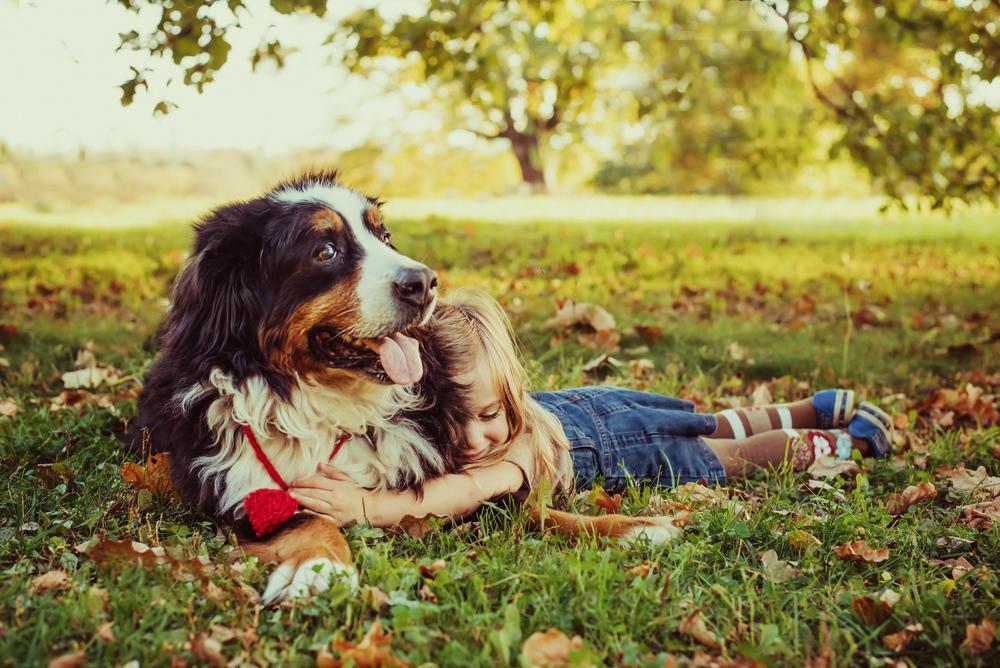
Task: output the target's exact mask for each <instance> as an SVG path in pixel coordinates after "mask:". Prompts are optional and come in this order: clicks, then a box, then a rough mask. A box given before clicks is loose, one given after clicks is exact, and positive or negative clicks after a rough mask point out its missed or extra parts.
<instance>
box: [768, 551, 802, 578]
mask: <svg viewBox="0 0 1000 668" xmlns="http://www.w3.org/2000/svg"><path fill="white" fill-rule="evenodd" d="M760 564H761V567H762V568H763V569H764V577H765V578H767V579H768V580H770V581H771V582H787V581H788V580H791V579H792V578H794V577H796V576H797V575H798V574H799V569H797V568H795V567H794V566H792V565H791V564H789V563H788V562H787V561H782V560H781V559H778V553H777V552H775V551H774V550H767V551H765V552H764V553H763V554H761V555H760Z"/></svg>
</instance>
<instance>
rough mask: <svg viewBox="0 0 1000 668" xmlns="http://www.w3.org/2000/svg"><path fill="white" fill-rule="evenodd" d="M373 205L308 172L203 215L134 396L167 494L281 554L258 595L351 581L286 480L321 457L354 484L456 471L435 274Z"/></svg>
mask: <svg viewBox="0 0 1000 668" xmlns="http://www.w3.org/2000/svg"><path fill="white" fill-rule="evenodd" d="M380 209H381V203H380V202H379V201H378V200H377V199H375V198H373V197H368V196H365V195H362V194H361V193H359V192H357V191H355V190H353V189H351V188H349V187H347V186H345V185H344V184H343V183H341V181H340V180H339V178H338V175H337V173H336V172H328V173H323V172H320V173H312V174H307V175H304V176H302V177H300V178H298V179H295V180H293V181H289V182H285V183H282V184H279V185H278V186H277V187H275V188H274V189H273V190H271V191H270V192H268V193H266V194H265V195H263V196H261V197H258V198H256V199H253V200H250V201H245V202H238V203H234V204H229V205H225V206H222V207H220V208H218V209H216V210H214V211H212V212H211V213H210V214H209V215H208V216H207V217H206V218H204V219H203V220H202V221H201V222H200V223H199V224H198V225H197V226H196V229H195V240H194V249H193V252H192V254H191V257H190V259H189V260H188V261H187V263H186V264H185V266H184V267H183V269H182V270H181V272H180V273H179V275H178V277H177V279H176V281H175V285H174V289H173V295H172V301H171V304H170V306H169V309H168V311H167V314H166V316H165V319H164V322H163V324H162V326H161V328H160V332H159V335H158V349H159V352H158V356H157V358H156V359H155V361H154V363H153V365H152V366H151V368H150V369H149V371H148V373H147V376H146V381H145V383H144V387H143V390H142V393H141V395H140V397H139V410H138V416H137V418H136V420H135V421H134V424H133V425H132V426H131V429H130V441H131V444H132V446H133V448H134V449H139V450H142V451H146V452H169V453H170V455H171V476H172V479H173V483H174V486H175V488H176V489H177V490H178V492H179V494H180V496H181V498H182V499H183V500H184V501H185V502H187V503H188V504H190V505H192V506H195V507H197V508H199V509H200V510H201V511H203V512H204V513H205V514H207V515H208V516H209V517H211V518H212V519H213V520H215V521H216V522H217V523H219V524H221V525H228V526H231V527H233V528H234V529H235V531H236V533H237V535H238V536H239V537H240V539H241V543H242V545H243V548H244V550H245V551H246V552H248V553H250V554H255V555H258V556H260V557H261V558H264V559H269V560H275V561H277V562H279V566H278V568H277V569H276V570H275V571H274V573H273V574H272V575H271V576H270V579H269V581H268V584H267V587H266V589H265V591H264V593H263V595H262V599H263V601H264V602H265V603H273V602H277V601H280V600H282V599H285V598H289V597H299V596H306V595H310V594H315V593H318V592H321V591H324V590H325V589H327V588H328V587H329V586H330V584H331V582H332V581H333V580H334V579H335V578H337V577H342V578H345V579H346V580H348V581H349V582H352V583H354V584H355V585H356V581H357V574H356V572H355V570H354V565H353V562H352V561H351V558H350V551H349V549H348V547H347V543H346V541H345V540H344V537H343V536H342V535H341V532H340V530H339V529H338V528H337V527H336V526H335V525H333V524H332V523H331V522H328V521H326V520H324V519H321V518H319V517H316V516H313V515H308V514H305V513H299V512H296V509H295V507H294V501H293V500H291V497H288V496H287V495H283V492H282V488H283V487H284V483H285V482H287V481H291V480H293V479H295V478H298V477H301V476H305V475H309V474H311V473H314V472H315V470H316V467H317V464H318V463H320V462H327V461H328V460H329V459H330V458H331V455H332V454H333V453H334V452H336V456H335V458H334V459H333V460H332V463H333V464H334V465H335V466H336V467H337V468H339V469H341V470H343V471H345V472H346V473H347V474H348V475H350V476H351V477H352V478H353V479H354V480H355V481H356V482H358V483H359V484H360V485H362V486H364V487H367V488H370V489H394V490H399V489H417V490H419V488H420V485H421V483H422V482H423V481H424V480H426V479H427V478H430V477H434V476H438V475H441V474H443V473H446V472H449V471H453V470H454V459H453V457H452V454H451V453H453V452H454V449H453V448H452V447H449V444H454V443H456V442H457V439H458V438H460V434H461V432H462V425H463V424H464V421H465V420H466V419H467V417H468V416H467V413H466V412H463V411H464V410H465V409H464V405H465V404H464V402H463V394H462V388H460V387H458V386H455V385H454V384H453V383H451V381H450V380H449V379H451V378H453V377H454V376H455V375H456V374H455V372H454V370H453V369H451V368H450V367H449V363H448V360H449V355H448V351H447V350H446V349H442V346H443V345H445V344H442V343H440V342H439V341H437V339H436V338H435V337H434V328H433V324H432V322H431V318H432V315H433V312H434V308H435V304H436V293H437V279H436V276H435V274H434V272H432V271H431V270H430V269H429V268H428V267H426V266H424V265H423V264H421V263H419V262H417V261H415V260H413V259H411V258H409V257H407V256H405V255H403V254H401V253H400V252H398V251H397V250H396V248H395V247H394V246H393V245H392V242H391V235H390V233H389V231H388V229H387V228H386V226H385V223H384V221H383V218H382V215H381V210H380ZM251 497H253V498H255V499H256V502H254V503H251V500H252V499H251ZM255 513H256V516H255ZM262 525H263V526H262ZM272 525H273V526H272Z"/></svg>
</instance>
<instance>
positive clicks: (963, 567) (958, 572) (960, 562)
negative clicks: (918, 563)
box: [928, 557, 973, 580]
mask: <svg viewBox="0 0 1000 668" xmlns="http://www.w3.org/2000/svg"><path fill="white" fill-rule="evenodd" d="M928 563H930V565H931V566H951V577H952V579H953V580H958V579H959V578H961V577H962V576H963V575H965V574H966V573H968V572H970V571H971V570H972V569H973V566H972V564H971V563H970V562H969V560H968V559H966V558H965V557H958V558H957V559H931V560H930V562H928Z"/></svg>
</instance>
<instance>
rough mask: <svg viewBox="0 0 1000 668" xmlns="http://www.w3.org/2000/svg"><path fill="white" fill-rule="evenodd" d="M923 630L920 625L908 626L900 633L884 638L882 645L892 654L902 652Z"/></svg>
mask: <svg viewBox="0 0 1000 668" xmlns="http://www.w3.org/2000/svg"><path fill="white" fill-rule="evenodd" d="M923 630H924V627H923V625H921V624H910V625H909V626H907V627H906V628H904V629H902V630H901V631H897V632H896V633H890V634H889V635H887V636H884V637H883V638H882V645H883V646H884V647H885V648H886V649H888V650H890V651H892V652H902V651H903V650H904V649H906V646H907V645H909V644H910V643H911V642H913V639H914V638H916V637H917V635H918V634H920V632H921V631H923Z"/></svg>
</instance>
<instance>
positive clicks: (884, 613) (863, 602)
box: [851, 596, 892, 626]
mask: <svg viewBox="0 0 1000 668" xmlns="http://www.w3.org/2000/svg"><path fill="white" fill-rule="evenodd" d="M851 609H852V610H854V614H855V616H857V618H858V619H859V620H860V621H861V622H864V623H865V624H867V625H868V626H877V625H878V624H881V623H882V622H884V621H885V620H887V619H888V618H889V614H890V612H891V611H892V606H891V605H890V604H889V603H887V602H885V601H876V600H874V599H872V598H869V597H867V596H852V597H851Z"/></svg>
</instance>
